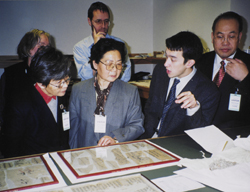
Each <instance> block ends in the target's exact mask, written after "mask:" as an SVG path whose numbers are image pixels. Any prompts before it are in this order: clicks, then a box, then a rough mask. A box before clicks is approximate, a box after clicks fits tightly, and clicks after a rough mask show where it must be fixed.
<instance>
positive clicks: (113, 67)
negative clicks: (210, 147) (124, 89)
mask: <svg viewBox="0 0 250 192" xmlns="http://www.w3.org/2000/svg"><path fill="white" fill-rule="evenodd" d="M100 62H101V63H102V64H103V65H105V66H106V69H107V70H108V71H112V69H113V68H114V67H112V68H111V69H110V70H109V69H108V66H112V65H113V66H114V65H115V68H116V69H117V70H122V68H123V67H124V66H125V65H124V64H123V63H122V62H121V66H122V68H121V69H118V68H117V66H118V64H115V63H111V64H107V63H103V62H102V61H101V60H100Z"/></svg>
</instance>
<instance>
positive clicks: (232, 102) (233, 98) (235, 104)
mask: <svg viewBox="0 0 250 192" xmlns="http://www.w3.org/2000/svg"><path fill="white" fill-rule="evenodd" d="M240 100H241V95H240V94H235V93H231V94H230V97H229V105H228V110H230V111H240Z"/></svg>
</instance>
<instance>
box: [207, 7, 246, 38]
mask: <svg viewBox="0 0 250 192" xmlns="http://www.w3.org/2000/svg"><path fill="white" fill-rule="evenodd" d="M221 19H235V20H236V21H237V22H238V23H239V33H240V32H242V29H243V19H242V17H241V16H240V15H239V14H237V13H235V12H233V11H228V12H225V13H222V14H220V15H219V16H218V17H216V19H215V20H214V22H213V26H212V30H213V32H214V31H215V26H216V24H217V23H218V21H220V20H221Z"/></svg>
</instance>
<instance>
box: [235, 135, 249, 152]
mask: <svg viewBox="0 0 250 192" xmlns="http://www.w3.org/2000/svg"><path fill="white" fill-rule="evenodd" d="M234 145H235V146H237V147H241V148H242V149H245V150H248V151H250V135H249V136H248V137H247V138H237V139H235V140H234Z"/></svg>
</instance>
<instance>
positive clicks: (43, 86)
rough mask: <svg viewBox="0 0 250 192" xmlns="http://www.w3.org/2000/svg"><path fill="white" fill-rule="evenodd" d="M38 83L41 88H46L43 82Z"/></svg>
mask: <svg viewBox="0 0 250 192" xmlns="http://www.w3.org/2000/svg"><path fill="white" fill-rule="evenodd" d="M37 85H38V86H39V87H40V88H41V89H45V88H46V86H45V85H43V84H42V83H37Z"/></svg>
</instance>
